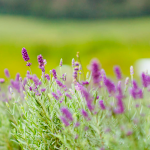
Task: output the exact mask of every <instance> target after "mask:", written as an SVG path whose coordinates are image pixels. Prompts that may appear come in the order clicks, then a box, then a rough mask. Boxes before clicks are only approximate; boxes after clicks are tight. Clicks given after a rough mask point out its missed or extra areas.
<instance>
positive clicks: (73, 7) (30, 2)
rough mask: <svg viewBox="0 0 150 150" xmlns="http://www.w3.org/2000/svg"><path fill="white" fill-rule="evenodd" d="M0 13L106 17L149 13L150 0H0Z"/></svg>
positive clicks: (61, 16) (60, 16) (58, 16)
mask: <svg viewBox="0 0 150 150" xmlns="http://www.w3.org/2000/svg"><path fill="white" fill-rule="evenodd" d="M0 13H3V14H20V15H33V16H41V17H48V18H50V17H51V18H106V17H130V16H132V17H133V16H142V15H149V14H150V0H0Z"/></svg>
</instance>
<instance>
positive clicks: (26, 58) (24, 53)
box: [22, 48, 30, 61]
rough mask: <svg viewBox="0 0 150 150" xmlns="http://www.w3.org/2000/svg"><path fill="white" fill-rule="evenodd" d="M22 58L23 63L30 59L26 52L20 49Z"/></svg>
mask: <svg viewBox="0 0 150 150" xmlns="http://www.w3.org/2000/svg"><path fill="white" fill-rule="evenodd" d="M22 57H23V59H24V61H28V60H29V59H30V58H29V55H28V53H27V50H26V49H25V48H22Z"/></svg>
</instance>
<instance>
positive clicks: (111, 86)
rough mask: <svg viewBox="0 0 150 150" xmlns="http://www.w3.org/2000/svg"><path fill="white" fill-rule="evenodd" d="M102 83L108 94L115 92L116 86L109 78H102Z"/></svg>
mask: <svg viewBox="0 0 150 150" xmlns="http://www.w3.org/2000/svg"><path fill="white" fill-rule="evenodd" d="M104 84H105V86H106V88H107V91H108V92H109V94H112V93H115V92H116V88H115V85H114V83H113V82H112V81H111V80H110V79H107V78H106V79H105V80H104Z"/></svg>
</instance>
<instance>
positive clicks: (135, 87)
mask: <svg viewBox="0 0 150 150" xmlns="http://www.w3.org/2000/svg"><path fill="white" fill-rule="evenodd" d="M132 84H133V88H134V89H138V85H137V82H136V81H135V80H133V82H132Z"/></svg>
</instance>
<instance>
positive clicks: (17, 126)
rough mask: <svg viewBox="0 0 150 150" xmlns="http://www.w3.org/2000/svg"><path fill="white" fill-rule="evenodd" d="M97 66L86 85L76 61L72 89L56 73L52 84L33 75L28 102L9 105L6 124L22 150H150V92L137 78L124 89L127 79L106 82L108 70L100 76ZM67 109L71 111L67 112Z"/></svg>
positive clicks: (27, 89)
mask: <svg viewBox="0 0 150 150" xmlns="http://www.w3.org/2000/svg"><path fill="white" fill-rule="evenodd" d="M97 63H98V61H97V60H94V61H93V64H92V65H91V67H90V70H91V72H92V71H93V70H94V72H92V73H91V75H89V74H88V75H87V76H86V82H81V81H80V78H78V76H80V75H81V72H80V74H79V73H78V69H77V67H78V66H79V62H76V63H75V65H76V67H75V71H74V72H76V73H75V74H74V72H73V74H74V76H73V83H71V86H70V88H66V86H65V81H64V80H62V78H61V75H60V76H59V75H58V74H57V73H56V72H55V74H54V73H53V74H54V75H55V78H54V77H52V74H50V80H47V79H46V78H45V77H44V73H45V72H43V74H42V77H41V79H40V80H39V79H38V78H37V77H36V76H35V75H32V74H31V76H29V75H30V74H28V76H29V78H28V80H27V84H26V85H25V86H24V92H23V94H24V99H25V101H24V102H22V101H21V100H20V99H19V98H18V99H17V97H15V98H16V100H15V101H13V102H12V103H11V102H8V103H7V107H8V112H9V115H8V114H7V115H6V116H7V117H6V118H5V119H6V123H7V124H8V125H10V123H11V125H12V127H11V128H10V130H11V136H13V138H14V139H12V141H13V142H14V143H16V144H18V145H20V149H23V150H35V149H36V150H53V149H54V150H57V149H62V150H103V149H106V150H107V149H108V150H133V149H136V150H144V149H145V150H148V149H150V148H149V147H150V139H149V136H150V130H149V124H150V123H149V112H150V111H149V107H148V106H149V100H148V94H149V93H148V89H144V88H143V89H141V88H140V87H138V85H137V83H136V82H135V81H132V80H133V74H131V82H130V83H129V81H128V83H127V82H125V86H124V87H123V86H121V85H123V83H124V80H123V79H122V80H121V81H119V82H118V83H113V82H112V81H111V80H110V79H107V78H106V74H105V71H104V70H103V71H102V72H103V74H101V75H102V76H100V73H99V71H100V70H99V69H100V67H99V66H98V64H97ZM95 68H96V69H95ZM61 69H62V68H61ZM44 71H45V70H44ZM54 71H55V70H53V72H54ZM98 76H99V77H98ZM99 78H100V79H99ZM58 79H59V80H60V82H59V81H58ZM144 79H145V78H144ZM146 79H148V75H147V78H146ZM93 80H94V82H93ZM106 81H107V82H106ZM89 83H90V84H89ZM41 89H42V90H41ZM43 89H46V90H43ZM58 90H59V92H58ZM129 91H130V92H129ZM52 93H53V94H52ZM143 93H145V94H143ZM68 94H69V95H70V96H68ZM143 96H144V98H143ZM120 99H121V100H120ZM102 101H103V103H100V102H102ZM102 104H103V105H102ZM62 108H65V110H67V111H64V112H63V111H62ZM83 110H84V111H83ZM68 112H69V113H68ZM83 112H86V113H83ZM16 114H17V115H16ZM69 117H71V119H68V118H69ZM8 118H13V121H11V122H10V121H8ZM62 118H63V119H65V120H63V119H62ZM72 118H73V120H72ZM3 124H4V123H3ZM7 124H6V127H7ZM1 128H4V126H3V125H1ZM7 129H9V127H8V128H7ZM1 131H2V130H1ZM7 131H8V130H6V133H7V134H10V131H9V132H7ZM3 135H4V134H3ZM4 146H6V145H5V144H4ZM5 148H6V149H7V148H8V147H5Z"/></svg>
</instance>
